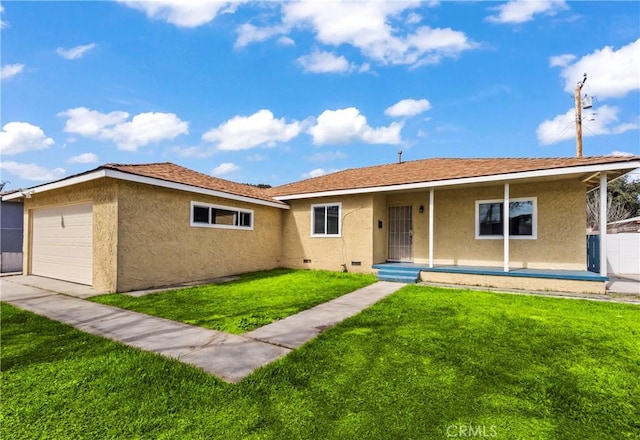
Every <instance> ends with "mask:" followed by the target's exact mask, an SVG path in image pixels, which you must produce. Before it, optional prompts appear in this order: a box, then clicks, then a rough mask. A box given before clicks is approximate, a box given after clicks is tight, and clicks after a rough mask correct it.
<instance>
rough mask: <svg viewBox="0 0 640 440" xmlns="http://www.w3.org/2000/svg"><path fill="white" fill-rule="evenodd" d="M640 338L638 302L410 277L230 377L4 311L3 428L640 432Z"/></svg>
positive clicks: (408, 434) (290, 435)
mask: <svg viewBox="0 0 640 440" xmlns="http://www.w3.org/2000/svg"><path fill="white" fill-rule="evenodd" d="M639 340H640V308H638V306H634V305H627V304H609V303H597V302H590V301H576V300H567V299H555V298H541V297H532V296H518V295H506V294H498V293H485V292H469V291H462V290H447V289H437V288H426V287H420V286H410V287H405V288H403V289H402V290H401V291H399V292H398V293H396V294H394V295H391V296H390V297H388V298H386V299H385V300H383V301H381V302H380V303H378V304H376V305H374V306H372V307H370V308H369V309H367V310H365V311H364V312H363V313H361V314H359V315H357V316H354V317H352V318H350V319H348V320H346V321H344V322H343V323H341V324H339V325H338V326H336V327H334V328H332V329H329V330H327V331H326V332H324V333H323V334H322V335H320V337H319V338H317V339H315V340H313V341H311V342H310V343H308V344H306V345H305V346H303V347H302V348H300V349H299V350H296V351H294V352H292V353H290V354H289V355H288V356H286V357H285V358H283V359H281V360H279V361H277V362H275V363H273V364H271V365H268V366H267V367H265V368H263V369H261V370H259V371H257V372H256V373H254V374H253V375H251V376H249V377H248V378H246V379H245V380H243V381H242V382H240V383H239V384H237V385H229V384H225V383H223V382H221V381H219V380H218V379H216V378H215V377H213V376H209V375H207V374H205V373H203V372H201V371H199V370H197V369H195V368H192V367H189V366H186V365H182V364H180V363H178V362H175V361H171V360H167V359H163V358H160V357H158V356H156V355H153V354H151V353H143V352H140V351H138V350H135V349H132V348H128V347H124V346H121V345H119V344H116V343H113V342H110V341H107V340H105V339H101V338H98V337H95V336H91V335H87V334H84V333H81V332H79V331H77V330H75V329H73V328H71V327H68V326H65V325H62V324H59V323H55V322H52V321H49V320H47V319H45V318H41V317H38V316H35V315H32V314H30V313H28V312H23V311H19V310H17V309H15V308H13V307H11V306H7V305H4V304H3V306H2V368H3V373H2V409H1V417H2V427H1V428H0V429H1V431H0V436H1V437H2V438H3V439H15V438H100V439H103V438H198V439H199V438H213V439H215V438H220V439H245V438H246V439H307V438H309V439H320V438H322V439H344V438H354V439H360V438H367V439H446V438H450V437H448V435H449V436H451V435H453V434H456V435H457V436H458V438H464V437H465V436H462V435H460V432H461V430H463V431H464V432H465V433H467V434H468V433H469V432H470V429H472V430H473V431H472V432H473V433H474V434H478V433H482V434H484V435H485V438H495V439H533V440H536V439H579V440H585V439H605V438H606V439H637V438H638V437H639V436H640V417H638V408H640V381H638V377H640V343H638V341H639ZM493 434H495V435H493ZM466 437H470V436H469V435H467V436H466ZM475 437H476V438H478V437H479V436H478V435H475Z"/></svg>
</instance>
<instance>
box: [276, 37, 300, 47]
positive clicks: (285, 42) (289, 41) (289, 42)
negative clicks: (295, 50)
mask: <svg viewBox="0 0 640 440" xmlns="http://www.w3.org/2000/svg"><path fill="white" fill-rule="evenodd" d="M278 44H279V45H281V46H295V45H296V42H295V41H293V38H289V37H285V36H282V37H280V38H278Z"/></svg>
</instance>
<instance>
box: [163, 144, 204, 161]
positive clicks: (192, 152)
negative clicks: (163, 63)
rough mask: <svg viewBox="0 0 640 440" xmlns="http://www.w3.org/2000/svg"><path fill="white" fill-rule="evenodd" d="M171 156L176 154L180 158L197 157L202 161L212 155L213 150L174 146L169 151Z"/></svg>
mask: <svg viewBox="0 0 640 440" xmlns="http://www.w3.org/2000/svg"><path fill="white" fill-rule="evenodd" d="M169 151H170V152H171V154H177V155H178V156H180V157H197V158H199V159H204V158H205V157H211V156H213V155H214V153H215V150H214V149H213V148H203V147H200V146H191V147H181V146H174V147H171V148H170V149H169Z"/></svg>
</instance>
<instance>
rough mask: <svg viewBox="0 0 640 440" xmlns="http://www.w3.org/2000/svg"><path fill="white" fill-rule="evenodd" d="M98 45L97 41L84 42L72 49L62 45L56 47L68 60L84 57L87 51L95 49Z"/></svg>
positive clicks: (57, 51)
mask: <svg viewBox="0 0 640 440" xmlns="http://www.w3.org/2000/svg"><path fill="white" fill-rule="evenodd" d="M96 47H97V45H96V44H95V43H90V44H84V45H82V46H76V47H72V48H70V49H63V48H62V47H59V48H57V49H56V53H57V54H58V55H60V56H61V57H62V58H65V59H67V60H77V59H78V58H82V57H83V56H84V54H85V53H87V52H89V51H90V50H93V49H95V48H96Z"/></svg>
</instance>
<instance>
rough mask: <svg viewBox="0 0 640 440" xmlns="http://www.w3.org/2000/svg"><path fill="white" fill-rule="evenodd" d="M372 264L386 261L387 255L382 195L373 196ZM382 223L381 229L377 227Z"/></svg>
mask: <svg viewBox="0 0 640 440" xmlns="http://www.w3.org/2000/svg"><path fill="white" fill-rule="evenodd" d="M372 199H373V211H372V213H373V218H372V221H373V264H378V263H384V262H385V261H387V253H388V239H389V237H388V229H387V226H388V221H389V220H388V215H387V197H386V196H385V195H383V194H375V195H374V196H373V198H372ZM378 222H382V228H380V227H378V226H379V225H378Z"/></svg>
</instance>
